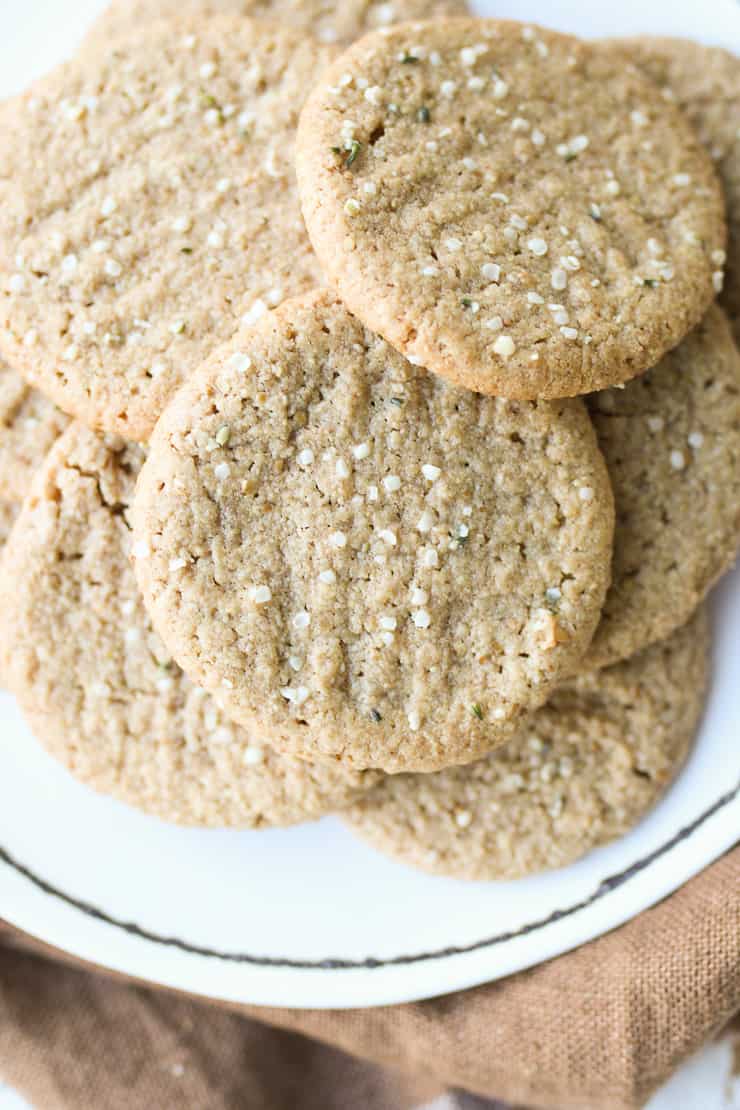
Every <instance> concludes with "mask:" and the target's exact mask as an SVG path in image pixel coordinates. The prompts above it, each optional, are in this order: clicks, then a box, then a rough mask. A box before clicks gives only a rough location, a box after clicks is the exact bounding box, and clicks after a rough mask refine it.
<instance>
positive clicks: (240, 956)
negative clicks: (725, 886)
mask: <svg viewBox="0 0 740 1110" xmlns="http://www.w3.org/2000/svg"><path fill="white" fill-rule="evenodd" d="M738 797H740V781H738V783H737V785H736V786H735V788H734V789H732V790H729V791H728V792H727V793H726V794H723V795H722V796H721V797H719V798H718V799H717V801H716V802H714V804H713V805H711V806H710V807H709V809H707V810H705V811H704V812H703V813H702V814H700V815H699V816H698V817H697V818H695V820H694V821H692V822H691V823H690V824H688V825H685V826H684V828H682V829H679V831H678V832H677V833H675V834H674V835H673V836H672V837H671V838H670V840H667V841H666V842H665V843H664V844H662V845H661V846H660V847H659V848H656V849H655V850H654V851H652V852H650V854H649V855H647V856H643V857H642V858H641V859H639V860H637V862H636V863H633V864H630V866H629V867H626V868H625V869H624V870H623V871H618V872H616V873H615V874H614V875H610V876H608V877H607V878H606V879H604V880H603V881H602V882H601V883H600V884H599V886H598V887H597V888H596V890H595V891H593V893H592V894H589V895H588V896H587V897H586V898H584V899H582V901H580V902H576V903H574V904H573V905H572V906H568V907H567V908H566V909H560V910H553V911H552V913H549V914H548V915H547V916H546V917H543V918H540V919H539V920H536V921H530V922H528V923H527V924H526V925H522V926H520V927H519V928H518V929H512V930H509V931H507V932H504V933H497V934H495V935H493V936H490V937H486V938H485V939H483V940H477V941H474V942H473V943H472V944H466V945H462V946H460V947H457V946H452V947H450V948H440V949H439V950H437V951H433V952H417V953H414V954H411V955H401V956H390V957H388V958H387V959H382V960H381V959H376V958H375V957H374V956H368V957H366V959H364V960H346V959H343V958H341V957H333V956H329V957H326V958H325V959H323V960H294V959H290V958H289V957H287V956H254V955H251V954H250V953H248V952H221V951H219V950H218V949H216V948H206V947H204V946H202V945H199V944H191V942H190V941H186V940H181V939H180V937H168V936H162V935H160V934H159V933H153V932H151V931H150V930H149V929H145V928H143V927H142V926H141V925H137V924H136V922H133V921H122V920H120V919H119V918H116V917H112V916H111V915H110V914H107V913H106V912H105V911H104V910H101V909H99V908H98V907H97V906H94V905H92V904H91V903H90V902H85V901H83V900H82V899H80V898H75V897H74V896H73V895H71V894H67V893H65V891H63V890H59V889H58V887H55V886H53V884H52V883H49V882H47V881H46V879H42V878H41V877H40V876H39V875H36V874H35V873H34V872H33V871H32V870H31V869H30V868H29V867H26V866H25V864H22V863H20V862H19V861H18V860H17V859H15V858H14V857H13V856H12V855H11V854H10V852H8V851H7V850H6V849H5V848H2V847H0V861H2V862H3V863H5V864H7V866H8V867H11V868H13V870H15V871H17V872H18V874H20V875H22V876H23V877H24V878H25V879H28V881H29V882H30V883H32V884H33V885H34V886H35V887H37V888H38V889H39V890H41V891H43V893H44V894H48V895H50V896H51V897H53V898H57V899H58V900H59V901H61V902H64V903H66V904H67V905H68V906H71V907H72V908H73V909H76V910H79V911H80V912H81V913H84V914H86V915H87V916H88V917H91V918H94V919H95V920H96V921H102V922H103V924H105V925H112V926H113V927H114V928H116V929H121V930H122V931H123V932H125V933H128V934H129V935H130V936H134V937H138V938H139V939H141V940H146V941H149V942H150V943H152V944H160V945H163V946H165V947H168V948H176V949H179V950H180V951H181V952H186V953H187V954H189V955H191V956H205V957H208V958H209V959H216V960H223V961H225V962H227V963H234V964H251V965H252V966H254V967H285V968H292V969H296V970H299V971H358V970H359V971H372V970H375V969H376V968H382V967H398V966H403V965H408V964H417V963H424V962H427V961H430V960H442V959H446V958H447V957H449V956H463V955H466V954H467V953H469V952H477V951H480V950H481V949H483V948H494V947H495V946H496V945H499V944H504V943H505V942H506V941H509V940H516V939H517V938H519V937H525V936H529V935H531V934H532V933H536V932H538V931H539V930H540V929H544V928H546V927H547V926H548V925H554V924H555V923H556V922H558V921H563V920H564V919H565V918H568V917H572V916H573V915H574V914H576V913H579V912H580V911H581V910H584V909H587V908H588V907H589V906H592V905H594V904H595V903H596V902H599V901H601V899H602V898H604V897H605V896H606V895H607V894H612V893H613V892H614V891H615V890H618V889H619V888H620V887H621V886H624V884H625V883H626V882H628V881H629V880H630V879H632V878H634V876H635V875H638V874H640V872H642V871H644V870H645V869H646V868H647V867H649V866H650V865H651V864H652V863H654V862H655V861H656V860H657V859H660V858H661V856H664V855H666V854H667V853H668V852H670V851H671V850H672V849H673V848H675V847H676V846H677V845H678V844H681V843H682V842H683V841H685V840H688V839H689V837H691V836H692V835H693V834H694V833H695V832H696V831H697V830H698V829H700V828H701V826H702V825H704V824H705V823H706V822H707V821H708V820H709V819H710V818H711V817H714V815H715V814H716V813H719V812H720V810H722V809H724V808H725V806H728V805H730V803H731V802H733V801H735V799H736V798H738Z"/></svg>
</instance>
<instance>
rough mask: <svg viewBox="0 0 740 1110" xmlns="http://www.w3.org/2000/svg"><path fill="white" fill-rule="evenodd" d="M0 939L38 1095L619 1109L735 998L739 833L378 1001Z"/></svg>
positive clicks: (199, 1103)
mask: <svg viewBox="0 0 740 1110" xmlns="http://www.w3.org/2000/svg"><path fill="white" fill-rule="evenodd" d="M3 936H4V939H5V940H6V941H7V944H6V945H5V946H4V947H2V948H0V1075H2V1077H3V1078H4V1079H6V1080H7V1081H8V1082H9V1083H11V1084H12V1085H13V1086H15V1087H17V1088H18V1090H20V1091H21V1092H22V1093H23V1094H24V1095H25V1096H26V1098H27V1099H28V1100H29V1101H30V1102H31V1103H32V1104H33V1105H34V1106H35V1107H37V1108H38V1110H139V1108H142V1110H144V1108H145V1110H170V1108H172V1110H190V1108H193V1110H195V1108H197V1110H236V1108H239V1110H241V1108H248V1110H410V1108H411V1107H418V1106H421V1105H423V1104H425V1103H427V1102H428V1101H430V1100H431V1099H433V1098H434V1097H435V1095H438V1094H439V1093H440V1092H442V1091H444V1090H446V1089H451V1088H458V1089H463V1090H465V1091H468V1092H475V1093H477V1094H478V1095H481V1096H487V1097H488V1098H498V1099H501V1100H505V1101H506V1102H509V1103H516V1104H518V1105H520V1106H522V1105H523V1106H527V1107H546V1108H548V1110H549V1108H551V1107H553V1108H554V1107H557V1108H559V1110H567V1108H571V1107H585V1108H588V1110H602V1108H603V1110H621V1108H623V1107H636V1106H641V1105H643V1104H644V1102H645V1100H646V1099H647V1098H648V1097H649V1096H650V1094H651V1093H652V1092H653V1091H654V1090H655V1089H656V1087H658V1086H659V1085H660V1084H661V1083H662V1082H663V1081H664V1080H665V1079H666V1078H667V1077H668V1076H669V1075H670V1074H671V1072H672V1071H673V1070H674V1069H675V1068H676V1067H677V1066H678V1065H679V1064H680V1063H681V1062H682V1061H683V1060H684V1059H686V1058H687V1057H688V1056H689V1055H691V1054H692V1053H693V1052H695V1051H696V1050H697V1049H698V1048H700V1047H701V1045H702V1044H703V1043H704V1042H705V1041H706V1040H708V1039H709V1038H710V1037H712V1036H714V1035H715V1034H716V1033H717V1032H718V1031H719V1030H720V1029H721V1028H722V1027H723V1026H724V1025H725V1024H726V1023H727V1022H728V1021H729V1020H730V1019H731V1018H732V1016H733V1015H734V1014H736V1013H737V1012H738V1011H740V847H738V848H736V849H735V850H734V851H733V852H731V853H730V854H728V855H727V856H725V857H724V858H723V859H721V860H720V861H719V862H717V863H716V864H714V865H713V866H712V867H710V868H709V869H708V870H707V871H705V872H704V873H703V874H701V875H699V876H698V877H697V878H695V879H694V880H693V881H692V882H690V883H689V884H688V885H687V886H685V887H684V888H683V889H682V890H680V891H679V892H678V893H676V894H674V895H673V896H672V897H671V898H669V899H667V900H666V901H664V902H662V903H661V904H660V905H658V906H656V907H655V908H654V909H652V910H648V911H647V912H646V913H643V914H642V915H641V916H640V917H638V918H637V919H636V920H634V921H632V922H630V923H629V924H628V925H625V926H623V927H622V928H621V929H618V930H616V931H615V932H613V933H610V934H609V935H608V936H605V937H602V938H601V939H600V940H597V941H594V942H593V943H591V944H587V945H585V946H584V947H582V948H580V949H578V950H577V951H575V952H572V953H570V954H569V955H566V956H562V957H560V958H559V959H556V960H551V961H550V962H549V963H546V964H543V965H541V966H540V967H537V968H534V969H532V970H531V971H527V972H523V973H522V974H520V975H515V976H512V977H511V978H509V979H506V980H503V981H501V982H498V983H493V984H491V985H489V986H485V987H480V988H478V989H476V990H471V991H466V992H464V993H461V994H457V995H451V996H449V997H446V998H439V999H435V1000H432V1001H428V1002H419V1003H416V1004H413V1005H406V1006H392V1007H384V1008H381V1009H374V1010H354V1011H328V1012H326V1011H300V1010H276V1009H258V1008H255V1007H241V1008H239V1007H226V1006H217V1005H209V1004H208V1003H203V1002H201V1001H194V1000H193V999H191V998H189V997H186V996H183V995H178V994H174V993H166V992H162V991H158V990H153V989H148V988H145V987H144V986H140V985H138V984H133V983H131V982H127V981H123V980H121V979H119V978H114V977H111V976H109V975H101V974H99V973H95V972H92V971H89V970H85V969H82V968H81V967H80V966H79V965H77V966H70V963H69V961H65V962H61V961H64V957H62V956H61V954H59V953H51V952H50V951H49V950H46V951H45V953H44V954H43V955H39V954H38V949H37V951H32V950H31V945H30V942H28V941H27V940H25V939H24V938H21V937H19V936H18V934H14V933H13V932H12V931H10V930H7V931H6V932H5V933H4V934H3ZM50 955H51V956H53V957H55V958H54V959H53V960H51V959H50V958H49V956H50ZM297 1034H302V1036H300V1035H297ZM330 1046H331V1047H330Z"/></svg>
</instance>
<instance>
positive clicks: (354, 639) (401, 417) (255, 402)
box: [134, 291, 613, 771]
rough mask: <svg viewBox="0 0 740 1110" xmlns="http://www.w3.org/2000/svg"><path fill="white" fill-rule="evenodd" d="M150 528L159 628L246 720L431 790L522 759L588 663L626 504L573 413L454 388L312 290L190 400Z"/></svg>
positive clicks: (196, 381) (144, 476)
mask: <svg viewBox="0 0 740 1110" xmlns="http://www.w3.org/2000/svg"><path fill="white" fill-rule="evenodd" d="M134 528H135V540H136V542H135V546H134V554H135V556H136V571H137V577H138V579H139V583H140V585H141V588H142V590H143V593H144V598H145V601H146V604H147V606H148V608H149V611H150V613H151V614H152V618H153V620H154V623H155V626H156V627H157V628H158V630H159V631H160V633H161V634H162V636H163V638H164V639H165V641H166V642H167V643H168V645H169V647H170V649H171V651H172V652H173V655H174V656H175V658H176V659H177V660H178V662H179V663H180V665H181V666H183V667H184V669H185V670H186V671H187V672H188V673H190V674H191V676H192V677H193V679H194V680H195V681H197V682H198V683H199V684H201V685H203V686H204V687H206V688H207V689H211V690H214V691H218V694H219V696H220V697H221V698H222V699H223V703H224V705H225V706H226V708H227V711H228V712H229V713H230V714H231V715H232V716H233V717H234V718H235V719H236V720H239V721H241V722H242V723H243V724H244V725H245V726H247V727H256V728H258V729H259V730H260V731H262V732H263V733H264V735H265V736H267V737H269V738H270V739H271V741H272V742H273V743H274V744H275V746H277V747H279V748H281V749H283V750H286V751H292V752H295V753H297V754H303V755H306V756H308V757H315V758H324V759H330V760H335V759H340V760H341V761H343V762H346V763H348V764H350V765H354V766H357V767H369V766H370V767H380V768H382V769H383V770H389V771H399V770H403V769H415V770H431V769H435V768H437V767H440V766H446V765H449V764H451V763H456V762H470V761H471V760H473V759H475V758H477V757H478V756H479V755H480V754H482V753H483V752H485V751H488V750H490V749H491V748H493V747H494V746H495V745H496V744H498V743H501V742H503V741H504V740H506V739H507V737H508V736H509V735H511V733H512V731H513V730H514V729H515V728H516V727H517V724H518V722H519V721H520V720H521V718H522V716H523V715H524V714H525V713H526V712H528V711H529V710H530V709H533V708H535V707H536V706H538V705H540V704H541V703H542V702H543V701H544V700H545V698H546V697H547V695H548V693H549V691H550V690H551V689H552V688H553V687H554V685H555V684H556V683H557V682H558V681H559V680H560V679H561V678H562V677H563V676H564V674H565V673H566V672H567V671H568V668H573V667H574V666H575V665H576V664H577V662H578V660H579V659H580V658H581V657H582V655H583V653H584V651H585V649H586V647H587V645H588V643H589V641H590V638H591V636H592V634H593V631H594V628H595V626H596V622H597V620H598V617H599V614H600V610H601V606H602V603H603V599H604V593H605V590H606V586H607V583H608V579H609V564H610V562H611V541H612V529H613V502H612V494H611V488H610V486H609V482H608V477H607V474H606V468H605V465H604V461H603V458H602V456H601V454H600V452H599V450H598V448H597V445H596V438H595V435H594V432H593V428H592V426H591V423H590V421H589V419H588V416H587V413H586V410H585V407H584V406H583V404H582V403H581V402H580V401H572V400H566V401H561V402H558V403H557V404H550V403H547V402H537V403H535V402H509V401H503V400H500V399H496V398H490V397H481V396H480V395H478V394H474V393H470V392H469V391H467V390H460V389H456V388H455V387H453V386H450V385H448V384H447V383H446V382H444V381H442V380H441V379H440V378H437V377H435V376H434V375H430V374H428V373H426V371H424V370H422V369H419V368H417V367H414V366H412V365H411V364H410V363H408V362H407V361H406V360H405V359H404V358H402V356H400V355H399V354H398V353H397V352H395V351H394V350H393V349H392V348H391V347H390V346H389V345H388V344H387V343H386V342H385V341H384V340H382V339H381V338H379V337H378V336H376V335H374V334H372V333H371V332H369V331H367V330H366V329H365V328H363V326H362V325H361V324H360V322H359V321H358V320H356V319H355V318H354V317H352V316H351V315H350V314H349V313H348V312H347V311H346V309H345V308H344V307H343V306H342V305H341V304H340V302H339V301H337V300H336V299H335V298H334V296H333V295H332V294H328V293H325V292H321V291H317V292H316V293H314V294H312V295H309V296H307V297H305V298H299V299H296V300H295V301H294V302H291V303H290V304H286V305H284V306H282V307H281V308H280V309H278V310H277V312H276V313H274V314H272V316H271V317H269V318H268V319H266V320H265V321H263V322H261V324H260V325H259V326H258V328H257V329H255V330H253V331H251V332H247V331H245V332H243V333H242V334H241V335H240V336H237V337H236V339H235V340H234V341H233V342H232V343H230V344H228V345H226V346H225V347H224V348H223V349H222V350H221V351H219V352H216V354H215V355H214V356H213V357H212V358H211V359H210V360H209V362H208V363H207V364H206V365H205V366H204V367H203V368H202V369H201V370H200V371H198V373H197V374H196V375H195V376H194V377H193V378H192V379H191V380H190V381H189V382H188V383H187V385H186V386H185V387H184V388H183V389H182V390H181V391H180V393H179V394H178V395H177V397H176V398H175V399H174V400H173V402H172V403H171V405H170V406H169V407H168V409H167V411H166V413H165V414H164V415H163V417H162V419H161V420H160V422H159V424H158V426H157V429H156V431H155V434H154V437H153V439H152V445H151V452H150V454H149V458H148V460H147V463H146V465H145V466H144V468H143V470H142V473H141V477H140V479H139V484H138V489H137V496H136V499H135V505H134Z"/></svg>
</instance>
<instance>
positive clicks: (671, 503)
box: [587, 306, 740, 667]
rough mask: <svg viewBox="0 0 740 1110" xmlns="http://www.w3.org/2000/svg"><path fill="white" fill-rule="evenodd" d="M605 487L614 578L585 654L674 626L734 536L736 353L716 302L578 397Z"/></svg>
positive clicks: (641, 642) (597, 657)
mask: <svg viewBox="0 0 740 1110" xmlns="http://www.w3.org/2000/svg"><path fill="white" fill-rule="evenodd" d="M587 404H588V407H589V411H590V413H591V418H592V420H593V422H594V425H595V427H596V435H597V438H598V440H599V446H600V447H601V450H602V452H603V454H604V457H605V459H606V465H607V469H608V471H609V476H610V478H611V482H612V489H613V490H614V501H615V506H616V516H617V524H616V528H615V532H614V561H613V564H612V585H611V588H610V590H609V593H608V594H607V597H606V603H605V605H604V611H603V614H602V618H601V622H600V624H599V627H598V628H597V630H596V635H595V636H594V639H593V641H592V643H591V647H590V649H589V651H588V655H587V662H588V664H589V665H592V666H594V667H604V666H608V665H609V664H611V663H616V662H618V661H619V660H620V659H626V658H627V657H628V656H630V655H634V654H635V652H637V651H639V650H640V649H642V648H644V647H646V646H647V645H648V644H651V643H654V642H655V641H656V640H662V639H664V638H665V637H666V636H668V635H669V634H670V633H671V632H672V631H673V630H674V629H675V628H678V627H680V626H681V625H682V624H684V623H685V622H686V621H687V620H688V619H689V617H690V616H691V614H692V613H693V611H694V609H695V608H696V607H697V605H698V604H699V603H700V601H701V600H702V599H703V598H704V596H705V595H706V593H707V592H708V590H709V589H710V588H711V586H713V585H714V583H715V582H716V581H717V579H718V578H719V577H720V576H721V575H722V574H723V573H724V572H725V571H726V570H729V568H730V566H731V565H732V563H733V561H734V559H735V555H736V553H737V548H738V542H739V541H740V353H738V350H737V348H736V346H735V344H734V342H733V338H732V332H731V330H730V326H729V324H728V322H727V320H726V318H725V316H724V314H723V312H722V310H721V309H719V308H717V307H716V306H713V307H712V308H711V309H710V310H709V312H708V314H707V315H706V316H705V318H704V320H703V321H702V323H701V324H700V325H699V327H698V328H696V329H695V330H694V331H693V332H691V334H690V335H689V336H688V337H687V338H686V339H685V340H684V341H683V343H681V344H680V346H678V347H676V348H675V349H674V350H673V351H671V353H670V354H668V355H666V357H665V358H664V359H663V360H662V362H661V363H660V364H659V365H658V366H656V367H655V368H654V369H653V370H650V371H648V373H647V374H644V375H643V376H642V377H640V378H636V379H635V380H634V381H632V382H630V383H629V384H628V385H627V386H625V388H624V389H609V390H605V391H604V392H602V393H596V394H593V395H592V396H591V397H588V398H587Z"/></svg>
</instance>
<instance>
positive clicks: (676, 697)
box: [342, 611, 710, 879]
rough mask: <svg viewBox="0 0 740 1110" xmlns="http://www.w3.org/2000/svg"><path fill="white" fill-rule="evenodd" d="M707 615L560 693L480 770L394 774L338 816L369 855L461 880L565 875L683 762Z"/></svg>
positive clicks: (622, 827) (643, 806) (705, 651)
mask: <svg viewBox="0 0 740 1110" xmlns="http://www.w3.org/2000/svg"><path fill="white" fill-rule="evenodd" d="M709 638H710V637H709V622H708V620H707V616H706V613H705V612H703V611H702V612H701V613H700V614H699V615H698V616H697V617H695V618H694V620H693V621H692V622H691V624H690V625H688V626H686V627H685V628H683V629H681V630H680V631H679V632H677V633H674V635H673V636H672V637H671V639H670V640H667V641H663V642H662V643H659V644H656V645H654V646H653V647H651V648H648V650H647V651H645V652H643V653H642V654H641V655H638V656H636V657H635V658H633V659H631V660H629V661H628V662H626V663H621V664H619V665H618V666H616V667H612V668H610V669H609V670H606V671H602V672H600V673H599V674H597V675H590V676H586V677H582V678H580V679H578V680H577V681H576V682H575V683H573V684H571V685H569V686H566V687H563V688H562V689H561V690H559V691H558V693H557V694H556V695H555V696H554V698H553V699H552V700H551V701H550V702H549V703H548V704H547V706H545V708H544V709H540V710H539V712H538V713H536V714H535V715H534V716H533V717H532V718H531V719H530V721H529V722H528V723H527V725H526V726H525V727H524V728H523V729H522V731H521V732H520V733H519V734H518V736H517V737H516V739H515V740H512V741H511V742H510V743H509V744H507V745H506V746H505V747H504V748H501V749H500V750H499V751H497V752H495V753H494V754H493V755H490V756H488V758H487V759H484V760H481V761H480V762H478V763H476V764H474V765H473V766H472V767H455V768H450V769H448V770H446V771H440V772H438V773H437V774H436V775H423V776H422V775H396V776H394V777H392V778H387V779H385V780H384V781H383V782H382V783H381V784H380V786H379V787H377V788H376V789H375V790H373V791H371V792H370V793H369V794H368V795H367V796H366V797H364V798H362V799H360V800H358V801H357V802H356V803H355V804H354V805H353V806H352V807H351V808H350V809H348V810H347V812H346V813H345V814H343V815H342V817H343V819H344V820H346V822H347V824H348V825H349V826H350V828H351V829H352V830H353V832H355V833H357V834H358V835H359V836H361V837H362V838H363V839H364V840H366V841H368V843H370V844H371V845H373V847H375V848H378V849H379V850H380V851H381V852H384V853H386V854H388V855H390V856H393V857H394V858H395V859H398V860H401V861H402V862H404V863H408V864H411V865H412V866H414V867H420V868H422V869H423V870H425V871H431V872H433V873H434V874H438V875H449V876H452V877H453V878H458V879H516V878H521V877H522V876H525V875H532V874H535V873H537V872H539V871H545V870H548V869H550V868H556V867H565V866H566V865H567V864H569V863H573V862H574V861H575V860H576V859H579V858H580V857H581V856H583V855H585V854H586V853H587V852H590V851H591V850H592V849H593V848H596V847H598V846H599V845H601V844H605V843H607V842H608V841H610V840H614V839H616V838H617V837H619V836H623V835H624V834H625V833H627V832H629V830H630V829H631V828H632V827H633V826H634V825H636V824H637V822H638V821H639V820H640V818H641V817H642V816H643V815H644V814H645V813H646V812H647V810H648V809H650V807H651V806H652V805H653V804H654V803H655V802H656V801H657V799H658V798H659V797H660V795H661V794H662V793H663V791H664V790H665V788H666V786H667V785H668V783H669V782H670V781H671V779H672V778H673V776H674V775H675V773H676V771H677V770H678V768H679V767H680V765H681V763H682V762H683V760H684V758H685V756H686V753H687V751H688V748H689V745H690V744H691V742H692V740H693V737H694V733H695V730H696V727H697V724H698V721H699V718H700V716H701V712H702V707H703V704H704V697H705V693H706V688H707V683H708V677H709V665H708V664H709Z"/></svg>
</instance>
